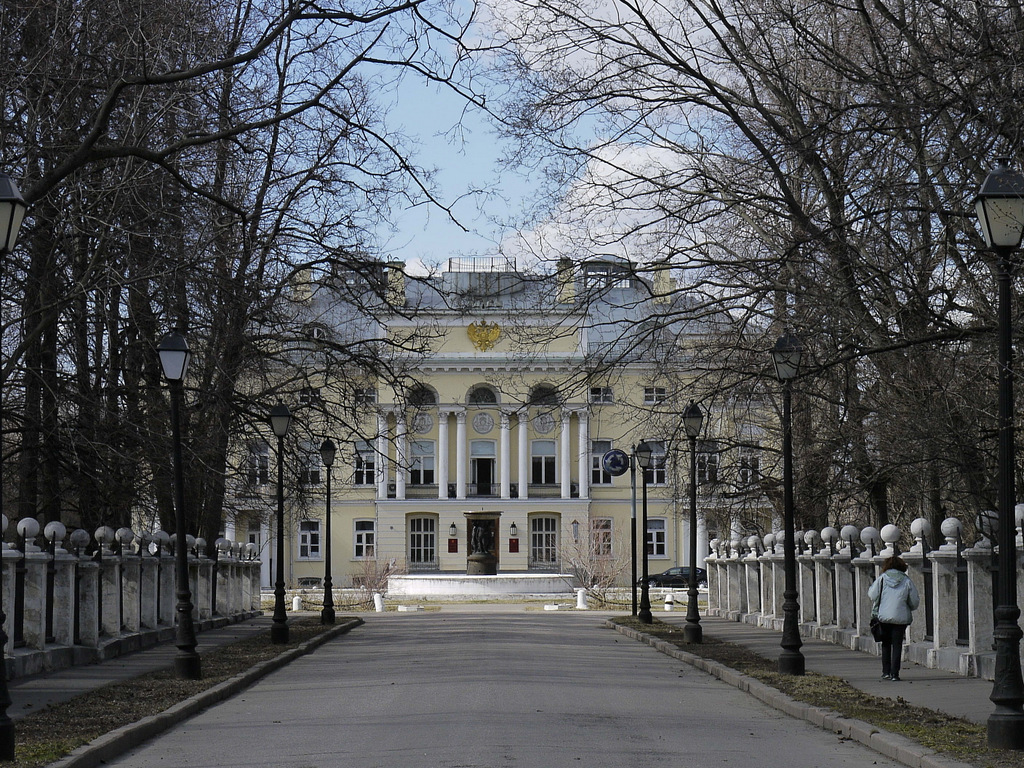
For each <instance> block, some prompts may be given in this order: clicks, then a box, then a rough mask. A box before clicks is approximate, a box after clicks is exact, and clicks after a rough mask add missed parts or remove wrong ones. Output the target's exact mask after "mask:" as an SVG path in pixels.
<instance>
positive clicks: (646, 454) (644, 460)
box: [633, 441, 654, 624]
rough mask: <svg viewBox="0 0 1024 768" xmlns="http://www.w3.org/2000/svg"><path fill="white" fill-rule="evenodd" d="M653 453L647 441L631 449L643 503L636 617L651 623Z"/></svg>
mask: <svg viewBox="0 0 1024 768" xmlns="http://www.w3.org/2000/svg"><path fill="white" fill-rule="evenodd" d="M653 454H654V449H653V448H652V447H651V444H650V443H648V442H646V441H645V442H643V443H640V445H638V446H637V447H636V448H634V449H633V455H634V457H635V459H636V463H637V464H638V465H639V466H640V485H641V487H642V489H643V491H642V499H643V501H642V504H643V507H642V509H643V511H642V514H643V518H642V520H643V533H644V539H643V552H644V557H643V571H642V574H643V575H642V581H641V582H640V610H639V611H638V612H637V615H636V617H637V619H639V620H640V623H641V624H653V623H654V616H653V615H652V614H651V587H650V585H649V584H648V583H647V580H648V578H650V575H649V572H648V551H647V469H648V468H649V467H650V466H651V458H652V456H653Z"/></svg>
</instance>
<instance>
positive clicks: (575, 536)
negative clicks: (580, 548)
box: [572, 520, 580, 541]
mask: <svg viewBox="0 0 1024 768" xmlns="http://www.w3.org/2000/svg"><path fill="white" fill-rule="evenodd" d="M572 540H573V541H579V540H580V521H579V520H573V521H572Z"/></svg>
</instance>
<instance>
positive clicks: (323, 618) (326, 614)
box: [320, 608, 335, 624]
mask: <svg viewBox="0 0 1024 768" xmlns="http://www.w3.org/2000/svg"><path fill="white" fill-rule="evenodd" d="M334 618H335V613H334V609H333V608H324V609H323V610H322V611H320V623H321V624H333V623H334Z"/></svg>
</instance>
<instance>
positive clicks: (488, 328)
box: [249, 260, 708, 587]
mask: <svg viewBox="0 0 1024 768" xmlns="http://www.w3.org/2000/svg"><path fill="white" fill-rule="evenodd" d="M391 281H392V282H391V283H389V285H388V292H389V302H390V303H391V304H392V305H395V304H397V305H399V306H400V307H401V309H402V311H401V312H392V313H390V315H388V316H384V317H381V318H380V325H379V328H378V329H377V330H376V332H377V333H379V334H380V335H381V336H382V337H384V338H386V339H387V340H388V342H389V344H388V345H387V348H389V349H398V350H400V352H398V353H396V354H395V358H394V361H393V364H394V366H395V367H398V368H401V369H402V370H403V371H404V374H405V375H404V376H403V377H402V379H403V381H406V382H407V385H404V386H402V387H398V388H394V387H391V386H384V385H381V384H379V383H375V382H368V383H367V386H366V387H365V388H363V389H360V390H358V391H357V392H355V393H354V394H353V395H352V396H353V397H354V398H355V400H356V404H357V405H358V410H359V411H360V413H361V414H362V416H361V423H360V425H359V429H358V434H348V435H339V434H332V435H330V436H331V437H332V439H333V440H334V441H335V443H337V444H338V448H339V450H338V454H337V460H336V462H335V464H334V467H333V470H332V494H331V495H332V499H331V506H330V509H329V510H328V509H326V508H325V505H324V493H323V490H324V485H323V483H322V479H323V474H322V472H323V470H322V469H321V474H320V477H319V478H318V480H319V481H320V482H319V484H318V485H316V486H314V487H313V489H312V491H313V492H312V494H311V498H312V503H310V504H308V505H307V508H306V509H305V510H303V511H301V512H297V511H295V510H291V511H290V512H289V514H288V516H287V517H286V519H287V520H288V522H287V529H286V534H285V537H286V547H285V550H286V568H285V572H286V582H287V584H288V586H289V587H297V586H316V585H318V584H320V583H321V579H322V578H323V576H324V557H325V554H326V553H325V548H326V540H325V537H326V531H327V525H326V521H327V515H328V514H330V515H331V538H332V541H331V560H332V581H333V584H334V586H335V587H348V586H353V585H358V584H360V583H365V582H366V581H368V580H370V579H371V578H372V577H373V576H374V575H376V574H379V573H380V571H381V570H382V569H385V568H386V569H388V570H391V571H397V572H408V573H418V572H439V573H452V574H456V573H465V572H466V570H467V557H468V556H469V555H470V554H472V551H473V548H474V546H476V544H475V543H474V540H473V536H474V527H473V523H472V520H473V519H474V517H477V516H479V515H480V513H489V516H490V517H491V519H496V520H497V522H496V524H495V526H494V528H493V538H494V541H493V552H494V554H495V557H496V558H497V563H496V567H497V571H498V573H501V574H513V573H543V572H575V573H577V574H579V575H580V577H581V578H583V579H592V578H598V576H600V578H603V579H605V580H607V581H614V582H616V583H619V584H627V583H629V579H630V568H629V563H630V551H629V549H630V528H631V525H632V520H633V517H634V515H636V518H637V526H638V527H637V538H638V540H639V542H643V541H645V540H646V542H647V547H648V552H649V557H650V571H651V572H652V573H657V572H660V571H662V570H664V569H666V568H668V567H670V566H672V565H677V564H683V565H685V564H688V559H687V546H688V537H689V525H688V506H687V501H686V495H685V488H683V487H681V486H679V485H678V484H675V483H672V482H671V477H670V474H669V473H670V472H671V467H666V458H665V456H666V451H665V449H666V447H667V445H668V441H669V439H670V438H671V437H672V436H671V435H670V434H666V427H665V425H666V423H669V422H670V421H671V419H669V420H668V421H667V420H666V418H665V411H666V409H667V408H668V404H667V402H666V399H667V398H668V397H669V396H670V395H669V393H672V392H676V391H678V390H679V376H680V375H682V376H683V377H684V378H685V370H682V374H680V370H681V369H679V368H678V367H677V366H675V364H674V363H672V361H670V360H668V359H667V358H666V356H665V353H664V349H666V348H667V349H669V350H672V349H675V350H677V351H680V355H679V357H680V358H682V355H681V350H679V347H678V345H679V344H680V341H679V340H680V339H681V338H685V334H679V333H676V334H674V335H673V337H672V339H671V342H670V344H669V345H668V346H667V347H664V346H663V347H661V351H660V352H659V351H657V350H655V349H654V348H653V347H652V346H651V345H650V340H649V339H645V338H640V337H639V336H638V335H637V333H636V332H637V329H642V328H643V319H644V313H645V312H646V311H650V309H651V307H652V302H657V301H658V298H657V292H656V291H652V286H651V285H650V284H648V283H645V282H642V281H641V279H640V278H639V277H637V276H635V275H634V274H633V272H632V270H629V269H628V268H627V267H626V266H624V265H623V264H622V263H617V262H615V261H600V260H596V261H590V262H586V263H584V264H582V265H578V266H577V267H576V268H575V269H570V268H569V267H568V266H566V265H563V266H562V268H561V269H560V270H559V272H558V274H555V275H549V276H546V277H543V278H539V277H537V276H532V277H524V276H522V275H518V274H515V273H514V272H512V271H511V270H507V269H503V268H502V266H501V265H495V264H494V263H493V262H490V261H488V260H483V261H472V260H470V261H467V262H462V263H455V264H450V265H449V269H448V270H447V271H445V272H443V273H441V274H440V275H438V276H436V277H434V278H429V279H424V280H416V281H413V280H411V279H408V280H406V279H404V278H403V276H402V275H401V274H400V272H399V271H397V270H393V272H392V276H391ZM327 294H328V292H325V291H317V292H316V294H315V295H316V298H315V299H314V301H317V302H324V301H328V300H329V299H328V296H327ZM652 294H653V298H652ZM451 296H456V297H458V298H457V299H456V300H452V299H451V298H450V297H451ZM660 309H662V310H664V307H663V306H662V307H660ZM316 316H317V317H319V318H324V317H327V316H329V313H326V312H325V311H324V310H323V308H322V307H321V308H319V309H317V310H316ZM321 322H322V320H321ZM327 330H328V332H330V331H331V329H330V328H328V329H327ZM413 338H416V339H419V340H421V341H420V342H418V343H419V344H421V347H420V348H418V349H417V350H416V351H415V353H413V352H407V351H406V350H407V349H408V348H409V347H411V346H413V345H412V344H411V343H410V341H409V340H410V339H413ZM424 340H425V341H424ZM669 377H671V378H672V381H671V382H670V381H668V380H667V379H668V378H669ZM309 380H310V381H311V382H312V381H316V373H315V372H311V373H310V375H309ZM321 391H323V392H326V391H328V388H326V387H325V388H324V389H323V390H321ZM326 410H327V411H328V412H329V410H330V403H326ZM644 440H646V441H649V442H652V443H653V444H654V447H655V455H654V461H653V466H652V469H650V470H648V476H647V477H648V504H647V510H648V526H647V530H646V531H644V530H643V529H642V525H641V520H642V493H641V489H642V483H641V480H640V476H639V474H638V475H637V479H636V482H637V487H638V488H637V492H636V501H635V506H634V496H633V491H632V488H631V482H630V474H629V473H626V474H624V475H621V476H618V477H613V476H611V475H610V474H609V473H608V472H607V471H606V470H605V469H604V468H603V465H602V458H603V456H604V454H605V453H606V452H607V451H609V450H611V449H613V448H618V449H621V450H624V451H625V452H626V453H630V452H631V451H632V448H633V446H635V445H636V444H637V443H639V442H641V441H644ZM270 480H271V483H270V488H268V491H272V489H273V485H272V480H273V478H270ZM676 497H678V498H676ZM273 530H274V525H273V524H272V523H271V522H270V521H267V522H266V523H264V525H263V527H262V529H261V531H259V532H258V533H257V531H256V530H255V525H253V527H252V529H251V530H250V533H249V536H250V540H252V541H256V542H257V543H258V544H260V545H261V546H262V550H263V551H264V552H265V559H266V561H267V565H268V567H267V568H265V569H264V583H265V585H269V584H270V579H271V578H272V577H271V575H270V574H271V573H272V569H271V567H269V566H270V565H271V559H272V557H273V554H274V547H273V546H268V544H269V542H270V538H271V535H272V533H273ZM697 535H698V542H699V544H698V552H699V555H698V557H699V558H700V560H703V557H704V555H706V554H707V552H708V549H707V534H706V532H705V531H704V530H703V525H701V526H700V527H699V530H698V531H697ZM639 546H642V544H638V547H639Z"/></svg>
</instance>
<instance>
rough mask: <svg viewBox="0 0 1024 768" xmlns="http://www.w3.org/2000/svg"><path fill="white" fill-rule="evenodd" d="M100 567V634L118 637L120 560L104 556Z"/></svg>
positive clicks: (115, 557)
mask: <svg viewBox="0 0 1024 768" xmlns="http://www.w3.org/2000/svg"><path fill="white" fill-rule="evenodd" d="M99 566H100V584H99V588H100V591H101V592H102V594H103V613H102V615H101V616H100V634H101V635H107V636H109V637H118V636H120V634H121V558H119V557H117V556H116V555H114V554H112V553H111V554H104V556H103V561H102V562H101V563H100V564H99Z"/></svg>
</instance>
